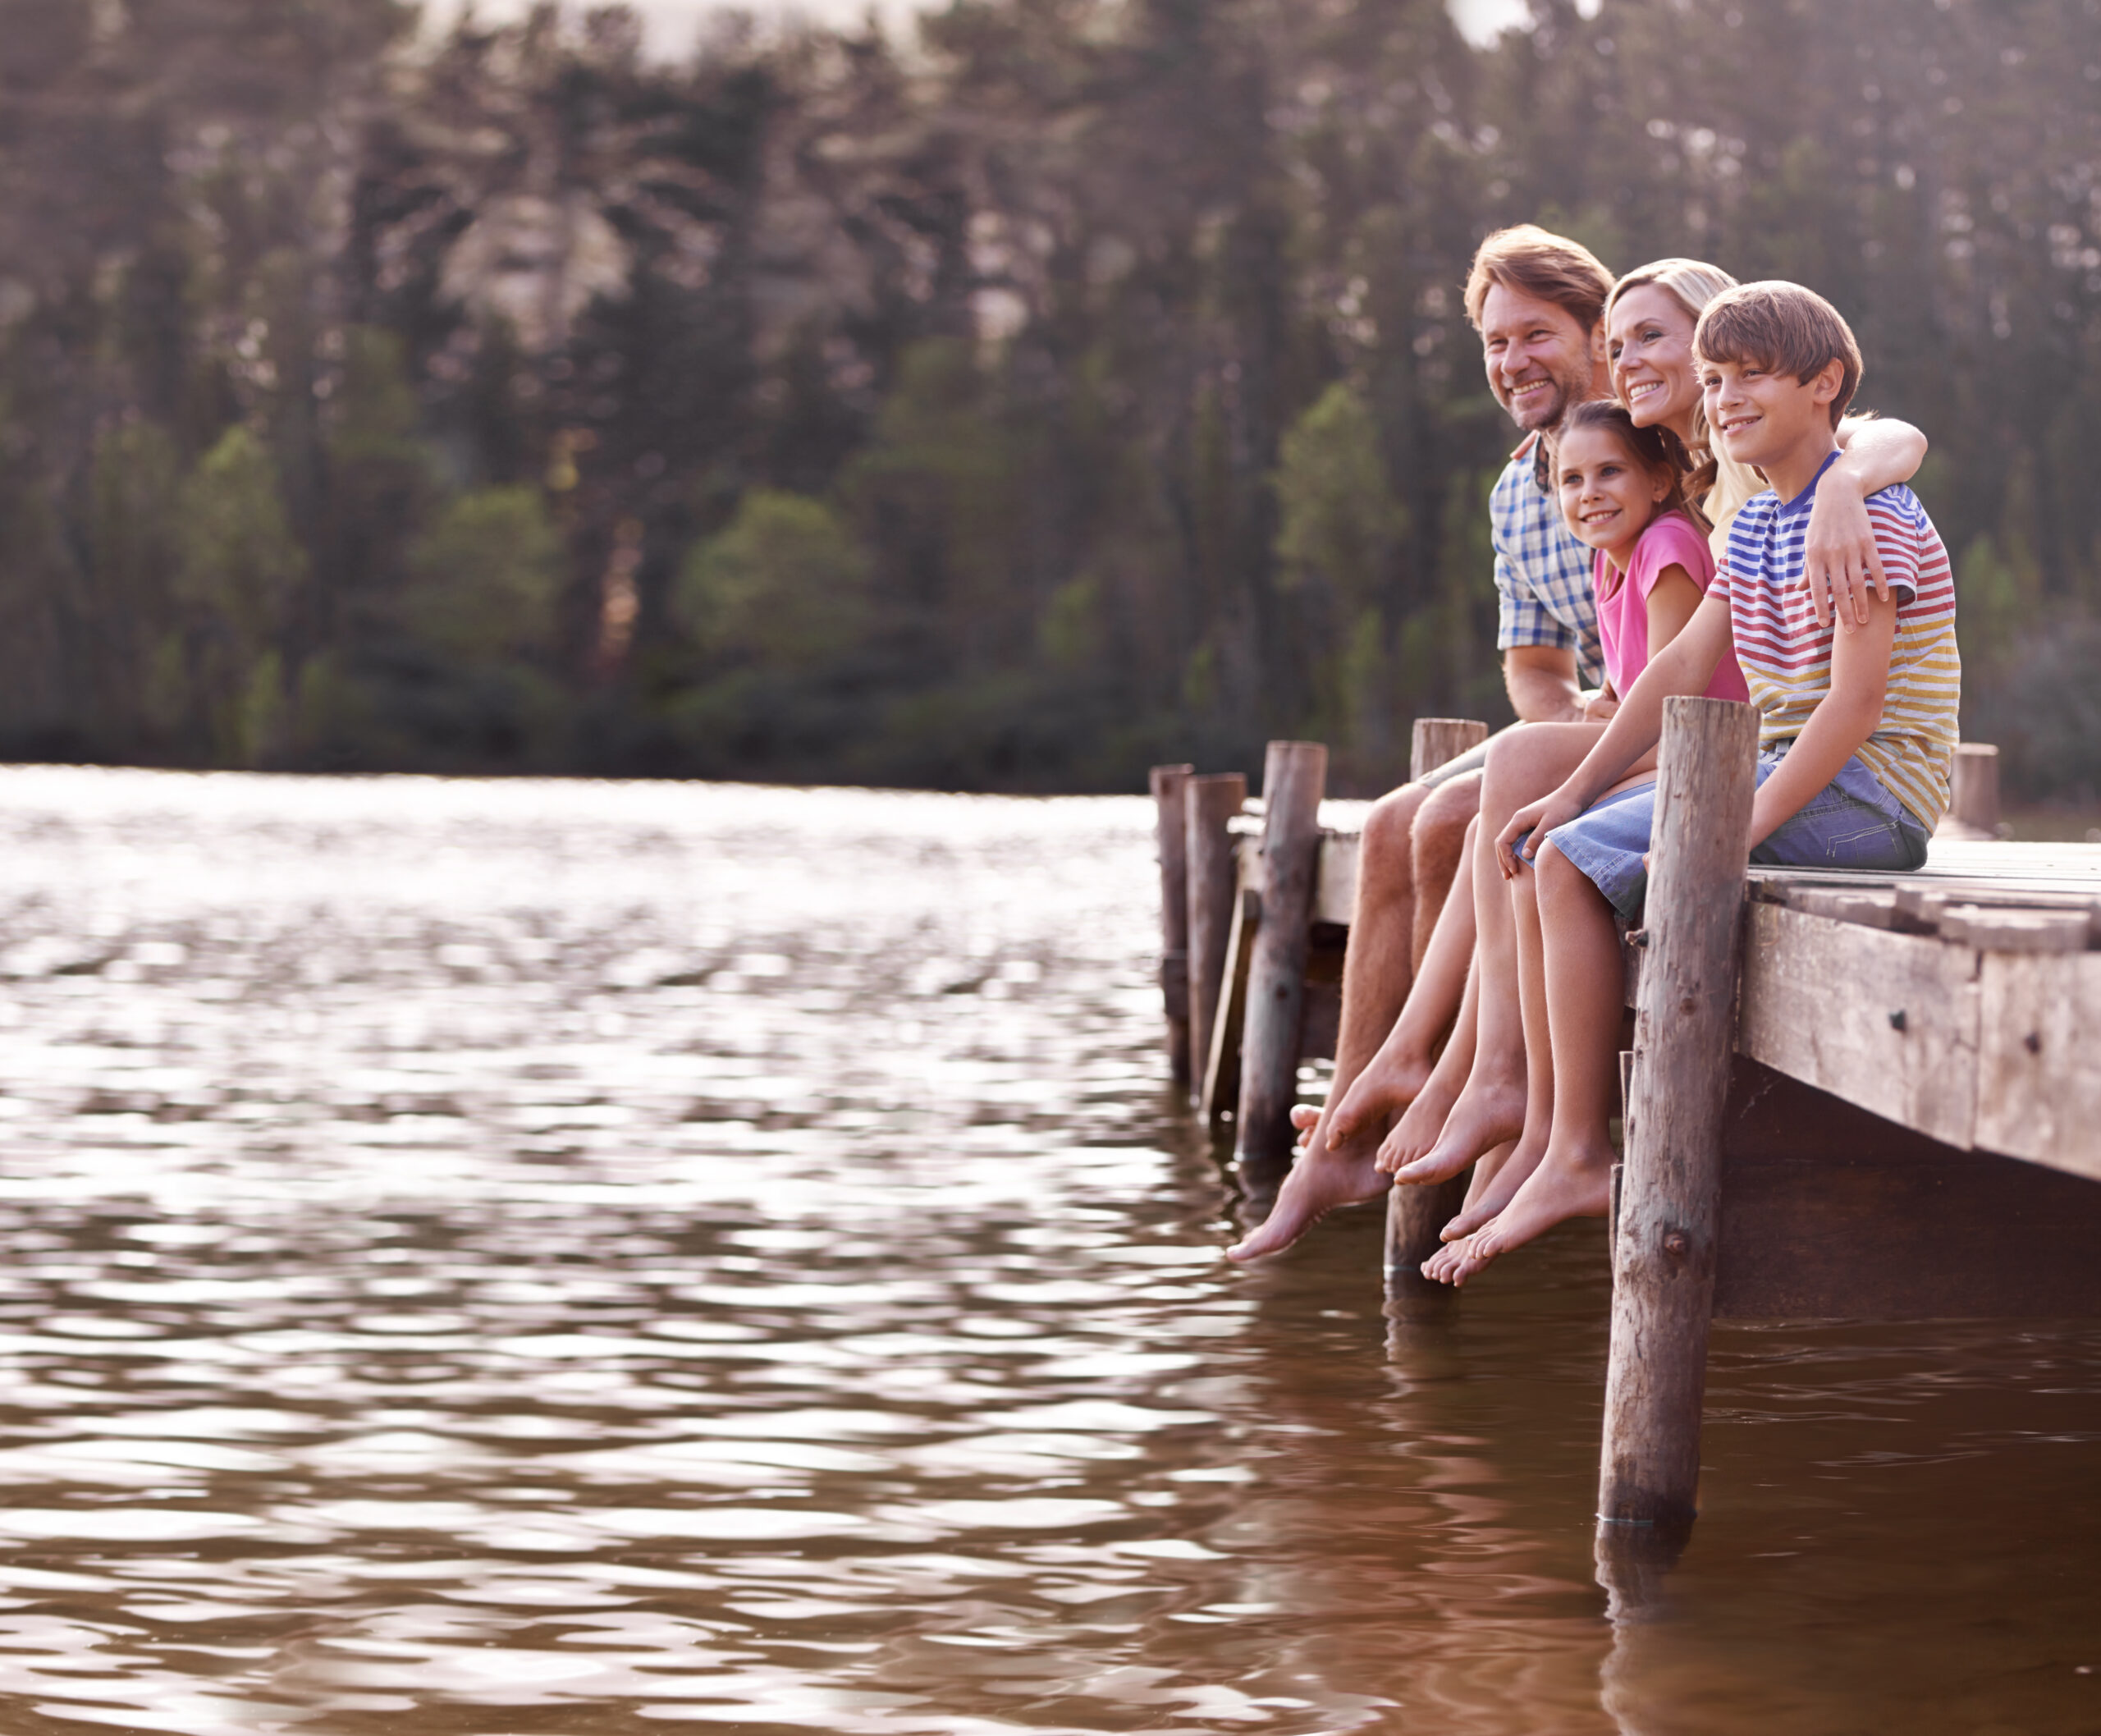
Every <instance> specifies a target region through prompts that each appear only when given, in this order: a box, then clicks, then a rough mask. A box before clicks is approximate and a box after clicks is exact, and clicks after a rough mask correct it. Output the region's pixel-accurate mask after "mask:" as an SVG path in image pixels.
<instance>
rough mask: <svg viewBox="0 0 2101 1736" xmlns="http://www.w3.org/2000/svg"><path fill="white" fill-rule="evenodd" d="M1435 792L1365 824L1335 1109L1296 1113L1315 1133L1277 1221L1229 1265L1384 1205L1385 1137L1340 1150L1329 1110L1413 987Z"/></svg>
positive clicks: (1281, 1198)
mask: <svg viewBox="0 0 2101 1736" xmlns="http://www.w3.org/2000/svg"><path fill="white" fill-rule="evenodd" d="M1428 794H1429V792H1428V791H1426V790H1423V789H1422V788H1421V786H1419V785H1416V784H1403V786H1401V787H1400V788H1399V789H1398V790H1394V791H1393V792H1392V793H1390V794H1389V795H1385V796H1382V797H1381V798H1380V799H1379V800H1378V801H1377V802H1375V803H1374V804H1372V808H1371V813H1370V814H1369V815H1367V816H1366V819H1365V823H1364V833H1363V843H1362V846H1361V853H1360V854H1359V856H1358V859H1357V904H1356V907H1355V909H1353V911H1352V912H1351V916H1350V930H1349V950H1348V953H1347V954H1346V955H1344V957H1343V1012H1342V1028H1341V1030H1340V1032H1339V1034H1338V1036H1337V1037H1336V1042H1335V1071H1334V1079H1332V1081H1331V1082H1330V1085H1329V1088H1328V1102H1327V1105H1325V1106H1323V1107H1322V1108H1321V1110H1320V1111H1318V1112H1316V1113H1315V1114H1313V1115H1310V1116H1309V1115H1307V1114H1306V1112H1305V1111H1303V1110H1301V1111H1294V1112H1293V1117H1292V1121H1293V1125H1294V1126H1296V1127H1298V1128H1299V1129H1301V1130H1302V1132H1304V1133H1305V1134H1306V1135H1307V1138H1306V1140H1305V1143H1304V1144H1303V1145H1302V1147H1300V1152H1299V1156H1298V1161H1295V1162H1294V1163H1293V1165H1292V1166H1291V1173H1290V1174H1289V1175H1287V1176H1285V1178H1284V1185H1283V1186H1282V1187H1281V1188H1280V1189H1279V1190H1278V1192H1277V1198H1276V1202H1275V1205H1273V1206H1272V1207H1270V1215H1269V1216H1268V1217H1267V1218H1266V1220H1265V1221H1263V1222H1262V1224H1261V1225H1260V1226H1259V1227H1258V1228H1257V1229H1256V1230H1252V1231H1251V1232H1250V1233H1249V1234H1247V1235H1246V1236H1243V1238H1242V1239H1240V1240H1239V1241H1238V1243H1236V1244H1234V1246H1232V1247H1231V1248H1228V1249H1227V1250H1226V1257H1228V1258H1229V1259H1232V1260H1256V1259H1260V1258H1261V1257H1262V1256H1263V1255H1265V1254H1273V1253H1280V1252H1282V1251H1283V1250H1284V1248H1289V1247H1290V1246H1291V1244H1293V1242H1295V1241H1297V1240H1298V1239H1299V1237H1300V1236H1302V1235H1303V1234H1305V1233H1306V1232H1307V1230H1309V1229H1311V1227H1312V1226H1313V1225H1314V1224H1316V1222H1318V1221H1320V1220H1321V1218H1322V1217H1324V1216H1326V1215H1327V1214H1328V1213H1329V1212H1332V1211H1334V1210H1335V1208H1336V1207H1339V1206H1350V1205H1356V1204H1358V1203H1360V1202H1362V1201H1366V1200H1373V1199H1378V1198H1382V1197H1383V1196H1384V1195H1385V1192H1386V1189H1387V1187H1388V1186H1389V1184H1388V1182H1387V1180H1386V1178H1385V1176H1383V1175H1380V1174H1379V1173H1378V1171H1377V1170H1375V1169H1374V1168H1373V1167H1372V1157H1373V1153H1374V1151H1375V1147H1376V1145H1377V1143H1378V1141H1377V1137H1376V1135H1374V1136H1373V1137H1372V1138H1370V1139H1367V1140H1358V1141H1355V1142H1353V1143H1348V1144H1345V1145H1343V1147H1340V1148H1334V1147H1330V1145H1329V1143H1328V1138H1327V1129H1326V1128H1325V1125H1324V1124H1325V1121H1326V1120H1327V1118H1328V1113H1329V1108H1330V1106H1334V1105H1336V1104H1339V1103H1340V1102H1341V1101H1342V1099H1343V1097H1344V1095H1346V1094H1347V1093H1348V1090H1349V1088H1350V1087H1351V1086H1353V1084H1355V1083H1357V1076H1358V1074H1361V1073H1362V1071H1363V1070H1364V1067H1365V1064H1366V1062H1367V1061H1369V1060H1371V1057H1372V1056H1374V1055H1375V1054H1376V1053H1377V1052H1378V1050H1379V1047H1380V1043H1381V1042H1384V1040H1385V1037H1386V1035H1387V1033H1389V1031H1391V1030H1392V1029H1393V1028H1394V1020H1395V1019H1397V1018H1398V1017H1399V1015H1400V1010H1401V1007H1402V1005H1403V1002H1404V1001H1406V1000H1407V998H1408V990H1409V987H1410V986H1411V984H1412V982H1413V978H1414V973H1413V971H1412V968H1411V960H1410V957H1409V946H1410V942H1411V939H1412V936H1413V933H1414V930H1415V904H1416V882H1415V855H1414V841H1413V834H1414V831H1415V827H1416V820H1417V814H1418V813H1419V812H1420V811H1421V808H1422V805H1423V801H1424V798H1425V797H1426V795H1428ZM1379 1131H1380V1132H1381V1133H1383V1132H1384V1131H1385V1129H1384V1128H1383V1127H1382V1128H1380V1129H1379Z"/></svg>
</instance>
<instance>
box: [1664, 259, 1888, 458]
mask: <svg viewBox="0 0 2101 1736" xmlns="http://www.w3.org/2000/svg"><path fill="white" fill-rule="evenodd" d="M1692 347H1693V350H1694V351H1695V353H1696V354H1697V355H1699V357H1700V360H1702V361H1705V362H1736V363H1737V364H1742V363H1745V362H1750V363H1751V364H1754V365H1755V366H1757V367H1760V368H1769V369H1772V370H1773V371H1774V373H1792V375H1794V377H1795V378H1796V379H1797V381H1798V382H1800V383H1801V384H1802V385H1805V386H1806V385H1808V384H1809V382H1810V381H1811V380H1813V379H1815V378H1816V377H1817V375H1819V373H1823V372H1824V369H1826V368H1828V367H1829V366H1830V365H1831V364H1832V363H1833V362H1842V363H1843V364H1845V369H1846V377H1845V378H1844V380H1843V381H1842V382H1840V384H1839V387H1838V396H1837V397H1835V398H1833V400H1832V401H1831V426H1832V428H1833V429H1834V430H1835V429H1836V428H1838V424H1839V423H1840V422H1841V421H1842V420H1843V419H1844V418H1845V415H1846V409H1847V405H1850V404H1851V403H1852V401H1853V394H1854V393H1855V392H1858V391H1859V390H1860V388H1861V346H1860V345H1859V344H1857V343H1856V342H1855V341H1854V339H1853V328H1852V327H1851V326H1849V325H1847V323H1846V322H1845V319H1844V318H1843V317H1842V315H1841V314H1839V312H1838V309H1836V308H1834V307H1833V306H1832V305H1831V304H1830V303H1829V302H1828V301H1826V300H1824V297H1823V296H1821V295H1818V294H1817V293H1816V291H1815V290H1806V289H1804V288H1803V287H1802V286H1801V285H1800V284H1799V283H1783V282H1778V281H1777V280H1772V281H1768V282H1763V283H1740V284H1738V285H1737V286H1736V287H1735V288H1734V289H1731V290H1723V291H1722V293H1721V294H1720V295H1717V296H1716V297H1715V298H1714V300H1712V301H1710V302H1709V303H1708V304H1707V305H1706V307H1705V309H1702V310H1701V312H1700V323H1699V324H1698V325H1697V326H1696V327H1695V328H1693V333H1692Z"/></svg>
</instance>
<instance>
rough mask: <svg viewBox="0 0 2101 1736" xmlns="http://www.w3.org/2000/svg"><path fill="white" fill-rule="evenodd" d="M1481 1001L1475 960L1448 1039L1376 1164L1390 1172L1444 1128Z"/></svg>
mask: <svg viewBox="0 0 2101 1736" xmlns="http://www.w3.org/2000/svg"><path fill="white" fill-rule="evenodd" d="M1480 1005H1481V965H1480V963H1479V961H1478V960H1476V962H1475V963H1474V964H1473V965H1472V968H1470V969H1468V970H1467V992H1466V995H1465V996H1464V997H1463V998H1462V1000H1461V1001H1460V1002H1459V1018H1458V1023H1457V1024H1454V1025H1453V1028H1452V1040H1451V1042H1449V1043H1447V1044H1445V1046H1444V1053H1443V1054H1442V1055H1440V1056H1438V1057H1437V1065H1435V1067H1433V1068H1431V1069H1430V1077H1429V1078H1428V1079H1426V1080H1425V1081H1424V1082H1423V1087H1422V1089H1421V1091H1420V1092H1417V1094H1416V1098H1415V1101H1414V1102H1412V1103H1411V1104H1409V1105H1408V1111H1407V1113H1406V1114H1404V1115H1403V1116H1402V1117H1401V1119H1400V1120H1398V1121H1397V1122H1395V1123H1394V1130H1393V1132H1391V1133H1389V1134H1387V1135H1386V1137H1385V1140H1384V1141H1383V1142H1381V1143H1380V1147H1379V1167H1380V1169H1381V1170H1385V1172H1386V1174H1388V1175H1392V1174H1393V1173H1394V1171H1395V1170H1398V1169H1399V1168H1400V1167H1401V1166H1402V1165H1403V1164H1405V1163H1408V1162H1412V1161H1414V1160H1415V1159H1417V1158H1418V1157H1421V1156H1422V1154H1423V1153H1424V1152H1427V1151H1428V1150H1429V1149H1430V1147H1432V1146H1434V1145H1435V1144H1436V1143H1437V1136H1438V1135H1439V1134H1441V1133H1442V1132H1444V1118H1445V1117H1446V1116H1447V1115H1449V1114H1451V1112H1452V1105H1453V1103H1454V1102H1456V1101H1457V1100H1458V1095H1459V1092H1461V1091H1462V1090H1463V1089H1464V1088H1465V1087H1466V1083H1467V1074H1469V1073H1470V1072H1471V1071H1472V1070H1473V1065H1474V1039H1475V1033H1476V1030H1477V1029H1478V1028H1479V1013H1480Z"/></svg>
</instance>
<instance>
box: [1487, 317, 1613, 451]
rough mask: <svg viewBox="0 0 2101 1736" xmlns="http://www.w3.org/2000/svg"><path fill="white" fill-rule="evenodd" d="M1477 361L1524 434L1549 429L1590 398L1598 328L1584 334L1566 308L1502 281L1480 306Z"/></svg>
mask: <svg viewBox="0 0 2101 1736" xmlns="http://www.w3.org/2000/svg"><path fill="white" fill-rule="evenodd" d="M1481 360H1483V361H1484V362H1485V363H1486V364H1487V366H1488V386H1489V390H1490V391H1491V392H1494V393H1495V401H1496V402H1497V403H1499V404H1500V405H1502V406H1503V407H1504V409H1505V410H1508V411H1509V412H1510V419H1511V420H1512V421H1513V422H1515V423H1516V424H1517V426H1518V427H1520V428H1523V429H1524V430H1525V431H1526V432H1527V433H1531V431H1532V430H1533V429H1534V428H1552V427H1553V426H1554V424H1556V423H1558V422H1559V421H1560V420H1561V415H1562V412H1563V410H1567V409H1568V406H1569V405H1572V404H1578V403H1581V401H1583V400H1584V399H1586V398H1588V397H1594V396H1596V395H1597V393H1598V392H1599V391H1600V387H1601V383H1602V382H1600V381H1599V380H1598V379H1597V378H1596V375H1597V373H1598V367H1599V364H1600V362H1601V361H1602V360H1604V330H1603V328H1595V329H1593V330H1591V331H1588V332H1586V331H1585V330H1584V329H1583V328H1582V327H1581V326H1580V325H1578V324H1577V323H1576V319H1575V316H1574V315H1573V314H1570V313H1569V311H1568V309H1566V308H1562V307H1557V306H1555V305H1554V303H1552V302H1551V301H1542V300H1540V299H1539V298H1538V297H1537V296H1536V295H1527V294H1526V293H1525V292H1524V291H1522V290H1514V289H1512V288H1510V287H1509V286H1508V285H1505V284H1501V283H1498V284H1495V286H1492V287H1491V288H1490V290H1489V292H1488V294H1487V295H1486V297H1485V298H1484V299H1483V300H1482V302H1481Z"/></svg>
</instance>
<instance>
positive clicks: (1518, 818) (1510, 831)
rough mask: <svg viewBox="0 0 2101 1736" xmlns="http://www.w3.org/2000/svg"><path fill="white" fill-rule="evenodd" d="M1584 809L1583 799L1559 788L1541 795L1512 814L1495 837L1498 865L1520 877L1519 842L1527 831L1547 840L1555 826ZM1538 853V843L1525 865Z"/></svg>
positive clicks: (1512, 876)
mask: <svg viewBox="0 0 2101 1736" xmlns="http://www.w3.org/2000/svg"><path fill="white" fill-rule="evenodd" d="M1582 811H1583V804H1581V802H1578V801H1576V800H1575V799H1572V797H1570V796H1568V795H1565V794H1564V793H1563V792H1562V791H1561V790H1555V791H1554V794H1553V795H1548V796H1542V797H1540V799H1539V800H1538V801H1536V802H1532V803H1530V804H1527V805H1526V806H1525V807H1522V808H1519V809H1518V810H1517V812H1516V813H1513V814H1512V815H1511V816H1510V823H1509V824H1508V826H1506V827H1504V828H1503V830H1502V831H1499V832H1498V833H1497V834H1496V837H1495V865H1496V866H1497V867H1498V868H1501V869H1502V870H1503V877H1504V879H1505V880H1515V879H1516V878H1517V868H1518V865H1519V863H1518V857H1517V843H1518V841H1519V840H1520V839H1522V837H1523V836H1525V834H1526V833H1527V832H1530V833H1531V835H1532V836H1533V837H1534V839H1536V840H1540V839H1544V838H1545V836H1546V835H1547V834H1548V833H1549V832H1550V831H1553V830H1554V827H1557V826H1566V825H1567V824H1568V822H1570V821H1571V820H1572V819H1574V818H1576V816H1577V814H1579V813H1581V812H1582ZM1538 854H1539V845H1538V844H1537V843H1535V844H1534V845H1533V846H1532V852H1531V855H1528V856H1527V857H1525V858H1524V862H1525V863H1526V865H1527V866H1529V865H1530V864H1531V862H1532V860H1533V859H1534V858H1536V856H1537V855H1538Z"/></svg>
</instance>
